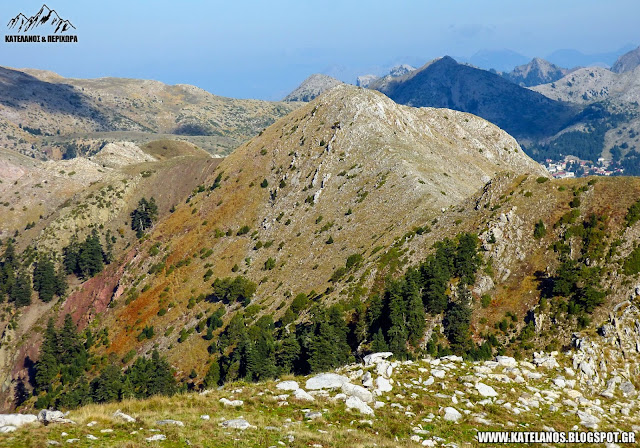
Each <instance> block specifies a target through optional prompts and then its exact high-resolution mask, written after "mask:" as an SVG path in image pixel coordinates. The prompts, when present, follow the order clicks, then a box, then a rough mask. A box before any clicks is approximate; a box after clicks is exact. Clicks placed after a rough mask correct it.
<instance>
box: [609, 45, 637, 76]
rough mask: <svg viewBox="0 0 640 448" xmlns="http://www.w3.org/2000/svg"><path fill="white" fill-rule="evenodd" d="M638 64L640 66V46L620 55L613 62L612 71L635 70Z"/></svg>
mask: <svg viewBox="0 0 640 448" xmlns="http://www.w3.org/2000/svg"><path fill="white" fill-rule="evenodd" d="M638 66H640V47H638V48H636V49H635V50H631V51H630V52H628V53H625V54H623V55H622V56H620V57H619V58H618V60H617V61H616V62H615V63H614V64H613V67H611V71H612V72H614V73H625V72H630V71H633V70H634V69H635V68H636V67H638Z"/></svg>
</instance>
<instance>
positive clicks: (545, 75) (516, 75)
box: [503, 57, 570, 87]
mask: <svg viewBox="0 0 640 448" xmlns="http://www.w3.org/2000/svg"><path fill="white" fill-rule="evenodd" d="M569 72H570V70H569V69H566V68H562V67H558V66H557V65H555V64H552V63H551V62H549V61H547V60H545V59H542V58H538V57H535V58H533V59H532V60H531V62H529V63H528V64H524V65H519V66H517V67H516V68H514V69H513V70H512V71H511V72H509V73H504V74H503V76H504V77H505V78H506V79H508V80H509V81H512V82H514V83H515V84H518V85H521V86H525V87H529V86H535V85H539V84H545V83H549V82H553V81H557V80H558V79H560V78H562V77H563V76H565V75H566V74H568V73H569Z"/></svg>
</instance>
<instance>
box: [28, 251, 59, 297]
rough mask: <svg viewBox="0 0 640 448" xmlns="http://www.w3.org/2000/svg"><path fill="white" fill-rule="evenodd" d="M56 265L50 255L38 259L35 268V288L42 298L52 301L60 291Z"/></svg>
mask: <svg viewBox="0 0 640 448" xmlns="http://www.w3.org/2000/svg"><path fill="white" fill-rule="evenodd" d="M57 286H58V285H57V278H56V272H55V267H54V265H53V262H52V261H51V259H50V258H49V257H44V258H42V259H41V260H40V261H38V262H37V263H36V264H35V266H34V268H33V289H34V290H35V291H37V292H38V296H39V297H40V300H42V301H43V302H45V303H46V302H51V300H52V299H53V296H54V294H56V292H57V291H58V287H57Z"/></svg>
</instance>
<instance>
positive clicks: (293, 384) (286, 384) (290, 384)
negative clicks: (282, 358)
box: [276, 381, 300, 390]
mask: <svg viewBox="0 0 640 448" xmlns="http://www.w3.org/2000/svg"><path fill="white" fill-rule="evenodd" d="M276 389H280V390H298V389H300V386H299V385H298V382H297V381H282V382H280V383H278V384H276Z"/></svg>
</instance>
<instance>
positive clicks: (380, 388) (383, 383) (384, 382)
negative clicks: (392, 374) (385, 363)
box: [375, 376, 393, 395]
mask: <svg viewBox="0 0 640 448" xmlns="http://www.w3.org/2000/svg"><path fill="white" fill-rule="evenodd" d="M375 384H376V393H377V394H378V395H380V394H382V393H384V392H391V390H392V389H393V386H392V385H391V382H390V381H389V380H388V379H386V378H383V377H381V376H379V377H378V378H376V381H375Z"/></svg>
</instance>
